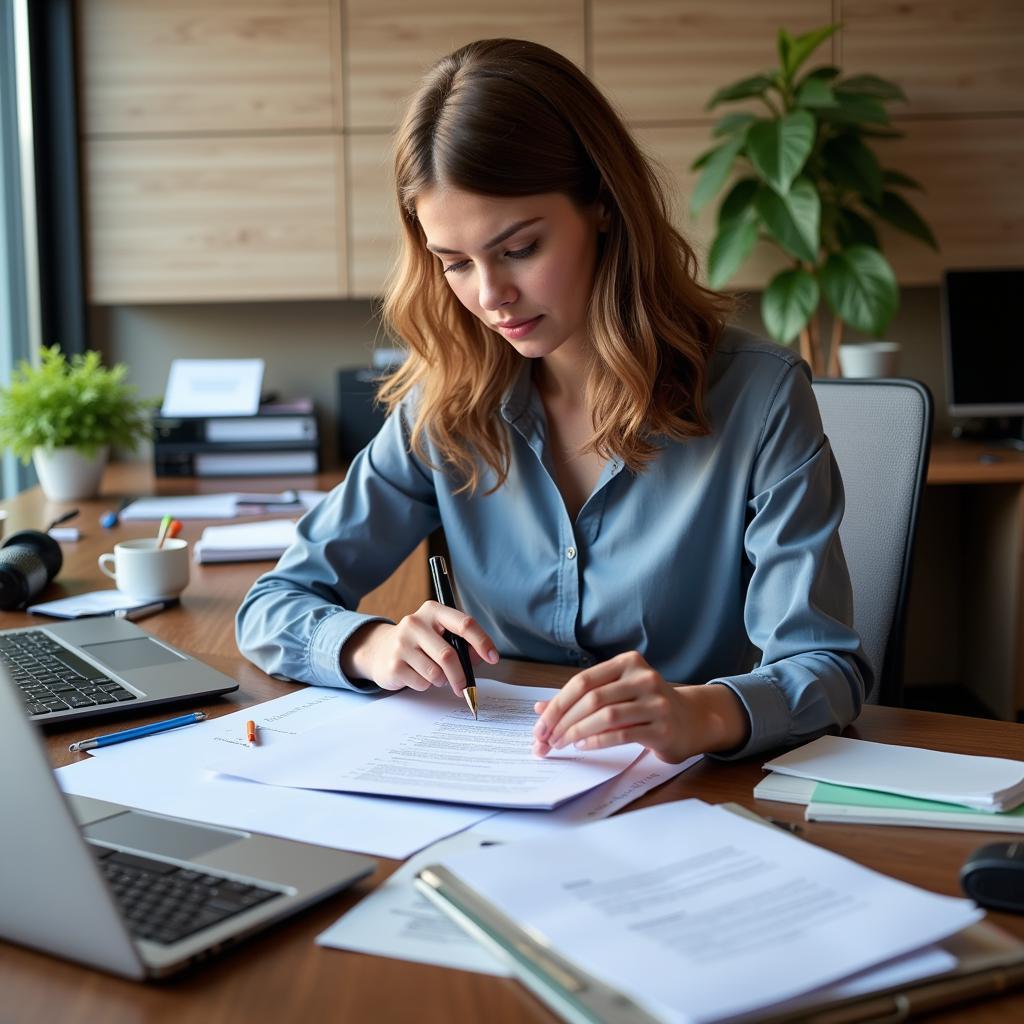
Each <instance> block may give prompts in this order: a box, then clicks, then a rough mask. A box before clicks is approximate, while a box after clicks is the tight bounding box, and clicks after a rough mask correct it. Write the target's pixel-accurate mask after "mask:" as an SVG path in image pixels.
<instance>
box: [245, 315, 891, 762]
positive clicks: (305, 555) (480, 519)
mask: <svg viewBox="0 0 1024 1024" xmlns="http://www.w3.org/2000/svg"><path fill="white" fill-rule="evenodd" d="M710 370H711V373H710V379H709V386H708V395H707V401H708V409H709V411H710V417H711V422H712V428H713V429H712V433H711V434H710V435H709V436H707V437H701V438H696V439H691V440H686V441H672V442H668V443H666V444H665V445H664V446H663V448H662V449H661V451H660V452H659V454H658V455H657V457H656V458H655V460H654V461H653V462H652V463H650V464H649V465H648V467H647V468H645V469H644V470H643V471H642V472H640V473H633V472H631V471H630V470H629V469H628V468H627V467H625V466H624V465H623V464H622V462H621V461H619V460H617V459H611V460H610V461H608V462H607V463H606V465H605V467H604V470H603V472H602V474H601V477H600V479H599V480H598V482H597V485H596V487H595V489H594V492H593V493H592V494H591V495H590V497H589V499H588V500H587V502H586V504H585V505H584V506H583V508H582V509H581V510H580V513H579V515H578V516H577V517H576V520H575V521H573V520H571V519H570V517H569V515H568V513H567V512H566V508H565V504H564V502H563V500H562V496H561V493H560V491H559V489H558V487H557V485H556V484H555V481H554V477H553V475H552V473H551V470H550V466H549V462H548V452H547V444H546V434H547V431H546V420H545V414H544V408H543V405H542V403H541V401H540V398H539V396H538V394H537V392H536V390H535V389H534V387H533V384H532V378H531V373H530V363H529V362H528V361H525V360H524V365H523V368H522V372H521V374H520V375H519V377H518V379H517V380H516V382H515V383H514V384H513V386H512V387H511V388H510V389H509V391H508V393H507V394H506V396H505V399H504V401H503V403H502V405H501V410H500V415H501V416H502V417H503V418H504V420H505V421H506V423H507V425H508V431H509V441H510V455H511V465H510V470H509V474H508V479H507V480H506V482H505V483H504V484H503V485H502V486H501V487H500V488H498V490H497V491H495V492H494V493H492V494H483V493H482V491H483V490H486V489H487V487H488V486H489V485H490V483H492V482H493V477H490V476H485V486H484V487H482V488H481V489H480V490H478V491H477V493H476V494H468V493H461V494H456V493H455V490H456V487H457V484H456V482H455V481H453V480H452V479H451V478H450V476H449V475H447V474H446V473H445V472H444V471H443V470H442V469H439V468H432V467H431V466H430V465H428V464H426V463H424V462H423V461H422V460H420V459H419V458H417V457H416V456H415V455H413V454H412V453H411V452H410V450H409V446H408V429H407V427H408V419H407V415H406V412H405V411H404V410H403V409H402V408H399V409H397V410H396V411H395V412H394V413H392V415H390V416H389V417H388V419H387V421H386V422H385V424H384V426H383V427H382V428H381V430H380V432H379V434H378V435H377V436H376V437H375V438H374V440H373V441H372V442H371V443H370V444H369V445H368V446H367V447H366V448H365V449H364V450H363V451H362V452H360V453H359V455H358V456H357V457H356V458H355V460H354V461H353V463H352V465H351V467H350V469H349V472H348V475H347V476H346V477H345V480H344V481H343V482H342V483H341V484H340V485H339V486H338V487H336V488H335V489H334V490H333V491H332V492H331V494H330V495H329V496H328V497H327V498H326V499H325V500H324V501H323V502H322V504H320V505H319V506H318V507H317V508H316V509H314V510H313V511H311V512H309V513H308V514H307V515H306V516H305V517H304V518H303V519H302V520H301V521H300V523H299V526H298V539H297V540H296V541H295V543H294V544H293V545H292V546H291V547H290V548H289V549H288V550H287V551H286V552H285V553H284V555H283V556H282V557H281V560H280V561H279V562H278V564H277V566H276V567H275V568H274V569H273V570H271V571H270V572H268V573H266V574H264V575H263V576H261V577H260V578H259V579H258V580H257V581H256V583H255V584H254V585H253V587H252V589H251V590H250V592H249V594H248V595H247V596H246V598H245V600H244V602H243V603H242V606H241V608H240V609H239V611H238V617H237V639H238V645H239V647H240V649H241V650H242V651H243V653H244V654H245V655H246V656H247V657H249V658H250V659H252V660H253V661H254V662H255V663H256V664H257V665H259V666H260V667H261V668H263V669H264V670H265V671H267V672H269V673H272V674H275V675H279V676H284V677H287V678H290V679H296V680H301V681H305V682H309V683H316V684H319V685H322V686H350V687H354V688H356V689H370V690H374V689H375V687H374V686H373V685H372V684H368V683H366V682H365V681H360V680H350V679H348V678H346V676H345V675H344V674H343V673H342V671H341V667H340V652H341V649H342V647H343V645H344V644H345V642H346V641H347V640H348V638H349V637H350V636H351V635H352V634H353V633H354V632H355V631H356V630H357V629H358V628H359V627H360V626H362V625H364V624H365V623H366V622H370V621H373V620H374V619H375V618H376V617H375V616H368V615H363V614H360V613H358V612H357V611H355V608H356V606H357V605H358V603H359V600H360V598H361V597H362V596H363V595H364V594H366V593H367V592H368V591H370V590H372V589H373V588H374V587H376V586H377V585H379V584H380V583H381V582H383V581H384V580H385V579H386V578H387V577H388V576H389V575H390V574H391V572H392V571H393V570H394V569H395V568H396V567H397V566H398V565H399V564H400V563H401V561H402V560H403V559H404V558H405V557H406V556H407V555H408V554H409V553H410V552H411V551H412V549H413V548H414V547H415V546H416V545H417V544H418V543H419V542H420V541H421V540H422V539H423V538H424V537H425V536H427V535H428V534H429V533H431V532H432V531H433V530H434V529H435V528H436V527H438V526H440V527H443V529H444V533H445V537H446V540H447V543H448V548H449V551H450V553H451V562H452V571H453V574H454V576H455V579H456V580H457V582H458V589H459V593H460V597H461V601H462V605H463V607H464V609H465V610H466V611H467V612H469V613H470V614H472V615H473V616H474V617H475V618H476V619H477V621H478V622H479V623H480V624H481V625H482V626H483V628H484V629H485V630H486V631H487V633H488V634H489V635H490V636H491V638H492V639H493V640H494V642H495V645H496V646H497V648H498V651H499V652H500V653H501V654H502V655H504V656H507V657H511V658H526V659H531V660H536V661H545V662H555V663H559V664H566V665H575V666H581V667H584V666H587V665H590V664H593V663H595V662H598V661H602V660H604V659H606V658H610V657H612V656H613V655H615V654H618V653H620V652H623V651H629V650H637V651H639V652H640V653H641V654H642V655H643V656H644V657H645V658H646V659H647V660H648V662H649V663H650V664H651V665H652V666H653V667H654V668H655V669H657V670H658V671H659V672H660V673H661V674H662V675H663V676H664V677H665V679H666V680H668V681H669V682H670V683H719V684H725V685H727V686H729V687H731V688H732V689H733V690H734V691H735V693H736V694H737V695H738V697H739V699H740V701H741V702H742V703H743V705H744V707H745V708H746V710H747V712H748V714H749V717H750V736H749V740H748V742H747V744H746V745H745V746H744V747H743V749H742V750H739V751H735V752H734V756H742V755H745V754H749V753H753V752H755V751H757V750H763V749H767V748H770V747H775V746H779V745H782V744H794V743H797V742H801V741H805V740H808V739H811V738H813V737H814V736H816V735H818V734H820V733H822V732H825V731H827V730H835V729H837V728H842V727H843V726H845V725H846V724H848V723H849V722H850V721H852V720H853V719H854V718H855V717H856V716H857V714H858V712H859V710H860V707H861V703H862V701H863V698H864V694H865V692H866V690H869V689H870V685H871V676H870V674H871V669H870V667H869V665H868V663H867V661H866V660H865V658H864V654H863V651H862V649H861V645H860V640H859V638H858V636H857V634H856V632H855V631H854V629H853V627H852V625H851V623H852V609H853V603H852V596H851V590H850V579H849V574H848V572H847V568H846V562H845V560H844V557H843V552H842V548H841V546H840V541H839V534H838V529H839V523H840V520H841V519H842V515H843V487H842V481H841V479H840V476H839V471H838V468H837V466H836V463H835V459H834V457H833V455H832V451H831V448H830V446H829V443H828V439H827V438H826V437H825V436H824V434H823V432H822V426H821V419H820V417H819V414H818V408H817V404H816V402H815V399H814V394H813V392H812V390H811V386H810V377H809V374H808V371H807V367H806V365H805V364H804V363H802V362H801V361H800V360H799V359H798V358H797V357H796V356H795V355H794V354H793V353H791V352H790V351H789V350H788V349H785V348H781V347H779V346H777V345H774V344H771V343H768V342H765V341H761V340H759V339H757V338H756V337H754V336H753V335H750V334H747V333H746V332H744V331H740V330H738V329H736V328H730V329H728V330H727V331H726V332H725V334H724V336H723V338H722V341H721V343H720V344H719V347H718V349H717V350H716V352H715V355H714V357H713V360H712V364H711V367H710ZM430 455H431V460H430V461H431V462H432V463H434V465H435V466H438V467H440V466H442V465H443V460H442V459H441V458H440V456H436V453H435V452H434V451H433V449H430ZM435 456H436V457H435ZM488 474H489V471H488Z"/></svg>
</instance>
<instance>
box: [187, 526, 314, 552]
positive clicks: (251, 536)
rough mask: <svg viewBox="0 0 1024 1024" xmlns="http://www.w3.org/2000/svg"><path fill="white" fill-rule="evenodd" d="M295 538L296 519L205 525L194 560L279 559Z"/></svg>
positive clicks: (197, 544)
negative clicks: (229, 524)
mask: <svg viewBox="0 0 1024 1024" xmlns="http://www.w3.org/2000/svg"><path fill="white" fill-rule="evenodd" d="M294 540H295V522H294V520H291V519H269V520H264V521H262V522H257V523H235V524H233V525H231V526H208V527H206V529H205V530H203V535H202V536H201V537H200V538H199V540H197V541H196V544H195V548H194V549H193V553H194V556H195V560H196V561H197V562H261V561H273V560H275V559H277V558H280V557H281V555H283V554H284V551H285V549H286V548H287V547H289V545H291V543H292V541H294Z"/></svg>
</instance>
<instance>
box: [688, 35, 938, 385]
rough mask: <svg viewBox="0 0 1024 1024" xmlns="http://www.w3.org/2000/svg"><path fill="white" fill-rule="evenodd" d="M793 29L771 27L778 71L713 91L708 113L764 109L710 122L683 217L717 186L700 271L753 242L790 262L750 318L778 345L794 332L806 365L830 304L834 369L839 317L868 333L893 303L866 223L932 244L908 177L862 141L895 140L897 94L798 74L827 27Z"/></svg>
mask: <svg viewBox="0 0 1024 1024" xmlns="http://www.w3.org/2000/svg"><path fill="white" fill-rule="evenodd" d="M839 27H840V26H839V25H827V26H825V27H823V28H819V29H815V30H813V31H811V32H807V33H806V34H804V35H800V36H796V37H794V36H791V35H790V34H789V33H788V32H787V31H786V30H785V29H781V30H780V31H779V36H778V51H779V67H778V68H777V69H775V70H773V71H769V72H765V73H763V74H758V75H754V76H753V77H751V78H745V79H743V80H742V81H739V82H734V83H733V84H732V85H729V86H726V87H725V88H723V89H719V90H718V92H716V93H715V94H714V95H713V96H712V97H711V99H710V101H709V102H708V105H707V106H708V109H709V110H710V109H713V108H715V107H717V106H719V105H720V104H723V103H733V102H737V101H749V100H757V101H760V103H761V104H763V105H764V107H765V108H767V111H768V116H758V115H757V114H754V113H751V112H749V111H736V112H733V113H728V114H726V115H725V116H723V117H722V118H721V119H720V120H719V121H718V122H717V123H716V124H715V126H714V128H713V129H712V134H713V136H714V137H715V138H716V139H718V140H719V141H718V142H717V143H716V144H715V145H714V146H713V147H712V148H711V149H709V150H707V151H706V152H705V153H703V154H702V155H701V156H699V157H698V158H697V160H696V161H695V162H694V164H693V169H694V170H698V169H699V170H700V171H701V174H700V177H699V178H698V181H697V185H696V187H695V189H694V193H693V196H692V198H691V209H692V211H693V213H694V214H697V213H699V212H700V210H701V209H702V208H703V207H704V206H705V205H707V203H708V202H709V201H710V200H711V199H712V198H713V197H714V196H715V195H717V194H718V193H719V192H720V191H721V190H722V189H723V188H724V187H725V186H727V185H728V186H729V188H728V192H727V193H726V195H725V197H724V199H723V200H722V202H721V205H720V206H719V208H718V222H717V229H716V233H715V236H714V239H713V241H712V243H711V249H710V252H709V255H708V279H709V283H710V284H711V286H712V287H713V288H721V287H722V286H723V285H725V284H726V283H727V282H728V280H729V279H730V278H731V277H732V276H733V275H734V274H735V273H736V271H737V270H738V269H739V268H740V266H741V265H742V264H743V262H744V261H745V260H746V259H747V257H748V256H749V255H750V253H751V251H752V250H753V248H754V246H755V244H756V243H757V241H758V240H759V239H763V240H766V241H768V242H770V243H772V244H774V245H775V246H777V247H778V248H779V249H781V250H782V251H783V252H784V253H785V254H786V256H787V257H789V258H790V259H791V260H792V265H791V266H790V267H789V268H788V269H786V270H783V271H781V272H780V273H779V274H777V275H776V276H775V277H774V278H772V280H771V281H770V282H769V284H768V286H767V288H766V289H765V291H764V295H763V297H762V300H761V316H762V319H763V320H764V325H765V328H766V329H767V331H768V332H769V334H771V336H772V337H773V338H775V339H776V340H777V341H780V342H782V343H783V344H787V345H788V344H790V343H791V342H792V341H793V340H794V338H796V337H798V336H799V337H800V341H801V351H802V353H803V355H804V357H805V358H807V359H808V361H809V362H810V363H811V366H812V367H813V368H814V370H815V372H818V373H821V372H823V371H824V370H825V369H826V367H825V358H824V353H823V348H822V339H821V337H820V330H819V323H820V318H819V316H818V315H817V313H818V310H819V306H820V304H821V300H822V298H824V301H825V302H826V303H827V305H828V307H829V308H830V310H831V312H832V316H833V319H832V336H831V344H830V346H829V352H828V370H829V371H830V372H831V373H833V374H834V373H835V372H836V368H837V365H838V364H837V353H838V349H839V342H840V339H841V337H842V330H843V325H844V323H846V324H849V325H850V326H852V327H854V328H856V329H857V330H858V331H861V332H863V333H865V334H870V335H876V336H877V335H880V334H882V332H883V331H884V330H885V328H886V326H887V325H888V323H889V321H890V320H891V319H892V317H893V314H895V312H896V310H897V308H898V307H899V287H898V285H897V283H896V276H895V274H894V273H893V271H892V267H890V265H889V263H888V261H887V260H886V259H885V257H884V256H883V255H882V253H881V245H880V243H879V238H878V232H877V230H876V227H875V224H876V222H878V221H886V222H888V223H889V224H891V225H893V226H894V227H896V228H898V229H899V230H901V231H904V232H907V233H908V234H910V235H912V236H913V237H915V238H917V239H919V240H920V241H921V242H924V243H925V244H927V245H930V246H931V247H932V248H935V249H937V248H938V245H937V243H936V241H935V237H934V235H933V234H932V232H931V230H930V229H929V227H928V225H927V224H926V223H925V222H924V220H923V219H922V217H921V216H920V214H919V213H918V212H917V211H916V210H915V209H914V207H913V206H912V205H911V204H910V203H909V202H908V201H907V200H906V198H904V196H903V194H902V191H900V190H905V189H921V185H920V184H919V183H918V182H916V181H915V180H914V179H913V178H910V177H908V176H907V175H905V174H902V173H900V172H899V171H896V170H892V169H889V168H884V167H882V165H881V163H880V162H879V160H878V157H877V156H876V155H875V153H874V152H873V151H872V149H871V146H870V144H869V140H871V139H878V138H898V137H900V135H901V134H902V133H900V132H897V131H894V130H893V129H892V128H891V127H890V119H889V114H888V112H887V110H886V107H885V105H886V104H887V103H889V102H892V101H896V100H905V99H906V96H905V95H904V93H903V90H902V89H900V87H899V86H898V85H896V84H894V83H893V82H889V81H887V80H885V79H883V78H879V77H878V76H876V75H853V76H850V77H844V76H843V73H842V72H841V71H840V69H839V68H837V67H833V66H831V65H824V66H820V67H815V68H813V69H811V70H810V71H806V72H804V73H802V74H800V73H799V72H800V69H801V68H802V67H803V65H804V64H805V62H806V61H807V59H808V58H809V57H810V56H811V54H812V53H813V52H814V50H816V49H817V48H818V46H820V45H821V44H822V43H823V42H824V41H825V40H826V39H828V38H829V37H830V36H831V35H832V34H833V33H834V32H836V31H837V30H838V29H839Z"/></svg>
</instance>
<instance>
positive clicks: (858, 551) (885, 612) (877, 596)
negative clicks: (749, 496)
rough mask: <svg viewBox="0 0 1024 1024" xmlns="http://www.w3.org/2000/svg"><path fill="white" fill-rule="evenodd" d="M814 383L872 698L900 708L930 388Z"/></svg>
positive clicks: (928, 437) (909, 383) (877, 382)
mask: <svg viewBox="0 0 1024 1024" xmlns="http://www.w3.org/2000/svg"><path fill="white" fill-rule="evenodd" d="M813 386H814V394H815V396H816V397H817V399H818V408H819V409H820V410H821V419H822V423H823V424H824V427H825V433H826V434H827V435H828V438H829V441H830V442H831V444H832V450H833V452H834V453H835V457H836V462H837V463H838V464H839V471H840V473H841V474H842V477H843V486H844V488H845V491H846V514H845V515H844V517H843V522H842V525H841V526H840V528H839V536H840V538H841V540H842V542H843V551H844V552H845V554H846V561H847V564H848V565H849V568H850V579H851V581H852V584H853V621H854V625H855V626H856V628H857V631H858V632H859V633H860V636H861V641H862V642H863V644H864V652H865V654H866V655H867V657H868V660H869V661H870V662H871V664H872V665H873V666H874V669H875V684H874V686H873V687H872V689H871V692H870V693H869V694H868V700H869V701H870V702H871V703H874V704H888V705H891V706H894V707H898V706H899V705H900V703H901V698H902V691H903V639H904V624H905V621H906V607H907V594H908V592H909V589H910V565H911V558H912V556H913V549H914V534H915V530H916V526H917V511H918V508H919V507H920V504H921V494H922V491H923V489H924V478H925V473H926V471H927V467H928V451H929V447H930V443H931V429H932V397H931V393H930V392H929V391H928V389H927V388H926V387H925V386H924V384H921V383H920V382H918V381H915V380H816V381H815V382H814V385H813Z"/></svg>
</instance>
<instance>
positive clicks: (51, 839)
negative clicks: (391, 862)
mask: <svg viewBox="0 0 1024 1024" xmlns="http://www.w3.org/2000/svg"><path fill="white" fill-rule="evenodd" d="M0 821H2V822H3V826H2V828H0V865H2V868H0V939H6V940H8V941H10V942H17V943H20V944H22V945H25V946H32V947H34V948H35V949H39V950H42V951H44V952H46V953H52V954H54V955H55V956H60V957H65V958H67V959H70V960H77V961H79V962H80V963H83V964H88V965H89V966H90V967H98V968H101V969H102V970H105V971H110V972H112V973H114V974H120V975H124V976H126V977H129V978H158V977H161V976H163V975H166V974H170V973H171V972H173V971H177V970H180V969H181V968H183V967H185V966H187V965H188V964H191V963H194V962H195V961H197V960H202V959H205V958H206V957H208V956H210V955H212V954H213V953H215V952H218V951H219V950H220V949H222V948H223V947H225V946H227V945H230V944H232V943H234V942H237V941H238V940H239V939H241V938H243V937H245V936H246V935H249V934H251V933H252V932H255V931H257V930H258V929H261V928H264V927H266V926H267V925H268V924H270V923H271V922H273V921H277V920H279V919H280V918H282V917H285V916H287V915H289V914H293V913H295V911H297V910H300V909H301V908H303V907H305V906H308V905H309V904H311V903H313V902H315V901H316V900H320V899H323V898H324V897H325V896H328V895H330V894H331V893H334V892H337V891H338V890H340V889H344V888H345V887H346V886H348V885H351V884H352V883H353V882H355V881H357V880H358V879H360V878H363V877H364V876H366V875H368V874H369V873H370V872H371V871H373V869H374V867H375V863H374V862H373V861H372V860H370V858H368V857H360V856H357V855H356V854H351V853H341V852H339V851H337V850H329V849H327V848H326V847H322V846H312V845H310V844H308V843H296V842H290V841H289V840H287V839H274V838H271V837H270V836H262V835H254V834H252V833H248V832H241V831H239V830H237V829H226V828H217V827H213V826H210V825H202V824H200V823H198V822H193V821H185V820H183V819H181V818H170V817H166V816H163V815H159V814H149V813H145V812H143V811H137V810H133V809H131V808H129V807H125V806H123V805H121V804H113V803H107V802H106V801H102V800H93V799H90V798H88V797H66V796H65V795H64V794H63V793H62V792H61V790H60V788H59V787H58V785H57V780H56V779H55V778H54V775H53V772H52V771H51V769H50V764H49V761H48V760H47V757H46V752H45V750H44V749H43V745H42V743H41V742H40V738H39V735H38V732H37V729H36V727H35V726H34V725H32V724H31V723H30V722H28V721H26V719H25V715H24V712H23V711H22V708H21V700H20V698H19V697H18V695H17V693H16V692H15V690H14V688H13V686H12V685H11V682H10V680H9V679H8V678H7V676H6V674H5V673H4V672H3V670H0Z"/></svg>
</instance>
